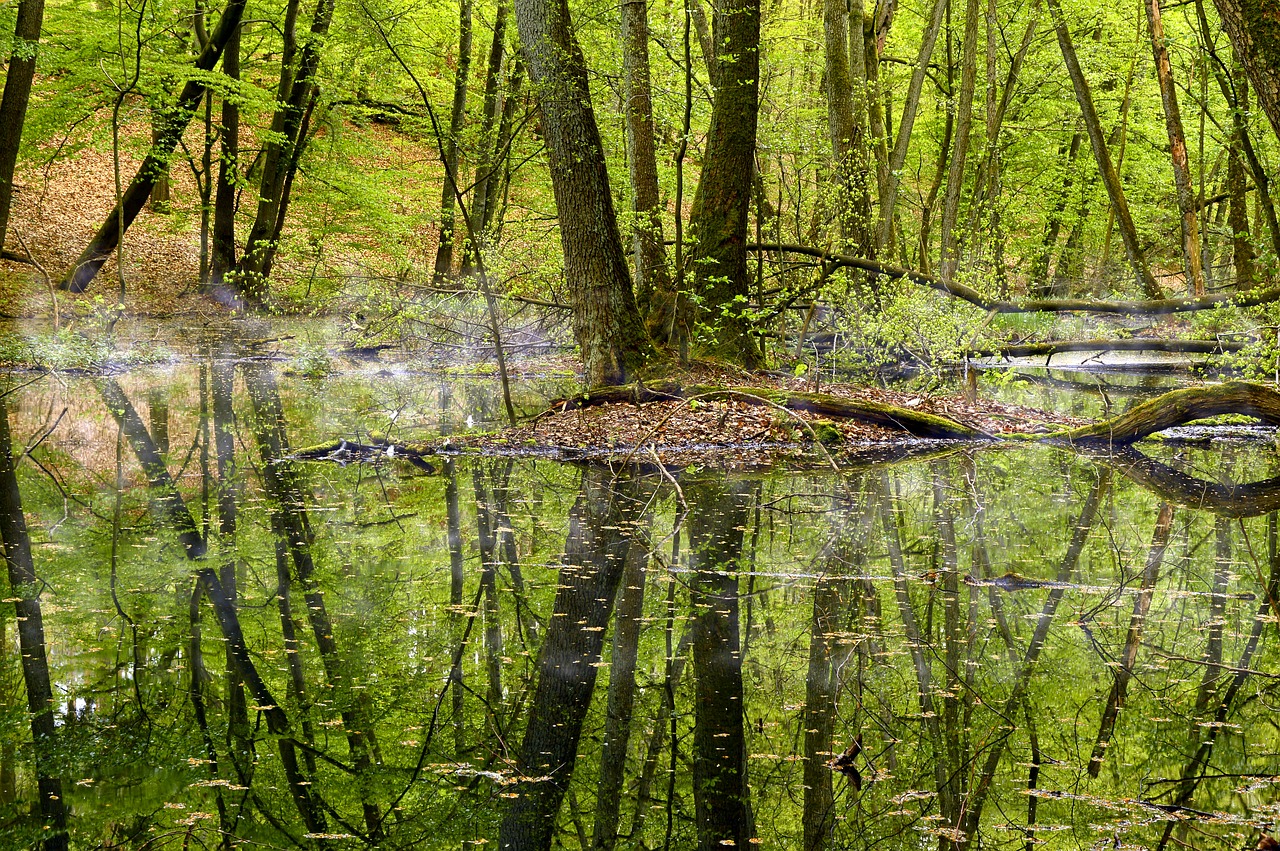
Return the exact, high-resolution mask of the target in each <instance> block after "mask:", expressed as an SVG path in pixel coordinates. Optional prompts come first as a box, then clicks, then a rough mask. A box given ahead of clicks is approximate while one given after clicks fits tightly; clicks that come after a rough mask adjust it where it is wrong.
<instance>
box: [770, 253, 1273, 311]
mask: <svg viewBox="0 0 1280 851" xmlns="http://www.w3.org/2000/svg"><path fill="white" fill-rule="evenodd" d="M747 250H748V251H773V252H779V253H784V254H801V255H804V256H806V257H816V258H818V259H820V260H822V261H824V262H825V263H826V264H827V268H828V271H832V270H834V269H839V268H841V267H845V266H847V267H850V268H853V269H862V270H864V271H867V272H871V273H872V274H875V275H881V276H883V277H885V278H889V279H902V280H906V281H911V282H912V283H914V284H919V285H920V286H924V287H929V288H930V289H935V290H938V291H939V292H944V293H947V294H948V295H953V296H955V297H956V298H959V299H962V300H964V301H967V302H969V303H970V304H972V305H974V306H976V307H980V308H982V309H983V310H993V311H995V312H996V313H1068V312H1071V311H1078V312H1082V313H1120V314H1125V315H1128V316H1148V315H1150V316H1158V315H1166V314H1170V313H1189V312H1193V311H1197V310H1212V309H1213V308H1215V307H1218V306H1220V305H1236V306H1239V307H1252V306H1254V305H1258V304H1267V303H1269V302H1273V301H1276V300H1277V299H1280V286H1272V287H1261V288H1259V289H1255V290H1251V291H1249V292H1247V293H1220V294H1218V295H1206V296H1197V297H1195V298H1160V299H1148V300H1145V301H1106V300H1095V299H1080V298H1042V299H1027V300H1026V301H1005V300H1001V299H993V298H988V297H987V296H984V295H983V294H982V293H980V292H978V291H977V290H975V289H974V288H973V287H969V286H966V285H964V284H961V283H958V282H956V281H952V282H950V283H943V282H942V281H941V280H940V279H938V278H935V277H933V276H932V275H926V274H924V273H923V272H917V271H914V270H912V269H903V268H900V267H898V266H890V265H887V264H884V263H877V262H876V261H874V260H866V259H864V258H861V257H852V256H850V255H848V254H833V253H831V252H829V251H823V250H822V249H820V248H811V247H809V246H807V245H790V244H783V243H758V244H757V243H753V244H751V245H748V246H747Z"/></svg>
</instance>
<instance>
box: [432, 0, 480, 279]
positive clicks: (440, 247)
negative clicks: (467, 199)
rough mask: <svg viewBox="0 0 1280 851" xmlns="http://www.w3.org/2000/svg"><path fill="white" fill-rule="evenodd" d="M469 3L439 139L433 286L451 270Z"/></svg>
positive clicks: (461, 10)
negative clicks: (439, 184) (444, 125)
mask: <svg viewBox="0 0 1280 851" xmlns="http://www.w3.org/2000/svg"><path fill="white" fill-rule="evenodd" d="M471 4H472V0H459V3H458V66H457V68H456V69H455V71H454V76H453V108H452V109H451V110H450V111H449V136H448V138H446V139H443V140H441V142H442V144H441V147H442V148H443V149H444V185H443V187H442V188H441V192H440V241H439V243H438V244H437V245H436V263H435V271H434V273H433V274H432V283H434V284H435V285H436V286H440V284H442V283H444V282H445V281H446V280H448V278H449V275H450V274H452V272H453V229H454V224H455V222H454V219H455V216H454V206H455V204H456V201H457V198H456V196H457V194H458V186H457V183H456V180H457V176H458V137H460V136H461V135H462V124H463V121H464V120H465V119H466V117H467V83H468V80H469V78H470V76H471Z"/></svg>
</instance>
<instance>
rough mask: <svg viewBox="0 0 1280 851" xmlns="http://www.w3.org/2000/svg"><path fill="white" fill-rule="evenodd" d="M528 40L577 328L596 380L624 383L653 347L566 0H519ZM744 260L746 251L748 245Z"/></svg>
mask: <svg viewBox="0 0 1280 851" xmlns="http://www.w3.org/2000/svg"><path fill="white" fill-rule="evenodd" d="M515 10H516V22H517V24H518V25H519V29H520V46H521V50H522V51H523V53H524V57H525V64H526V65H527V66H528V71H529V80H530V82H531V84H532V85H533V88H534V92H535V93H536V95H537V97H538V102H539V105H540V106H541V108H542V129H543V133H544V136H545V138H546V141H547V155H548V159H549V161H550V165H551V184H552V189H553V190H554V191H555V197H556V208H557V210H558V211H559V214H560V243H561V246H562V248H563V250H564V266H565V277H566V279H567V282H568V285H569V289H570V291H571V292H572V294H573V329H574V336H575V337H577V341H578V346H579V348H580V349H581V352H582V361H583V366H584V368H585V373H586V376H585V377H586V382H587V384H588V385H589V386H598V385H603V384H623V383H625V382H626V380H627V376H628V375H629V374H630V373H632V372H634V371H635V370H636V369H638V368H639V367H640V366H641V365H643V364H644V362H645V361H646V360H647V359H648V357H649V355H650V353H651V351H652V346H651V344H650V343H649V338H648V336H647V334H646V333H645V330H644V322H643V321H642V320H641V318H640V311H639V310H638V309H637V307H636V300H635V293H634V291H633V290H632V288H631V273H630V271H629V270H628V269H627V260H626V255H625V253H624V251H623V248H622V236H621V234H620V233H619V232H618V218H617V214H616V213H615V211H614V207H613V194H612V192H610V190H609V175H608V171H607V170H606V168H605V160H604V149H603V148H602V146H601V144H600V131H599V129H598V128H597V126H596V117H595V112H594V111H593V110H592V108H591V92H590V88H589V87H588V85H587V67H586V60H585V59H584V58H583V56H582V50H581V48H579V47H578V42H577V39H576V38H574V35H573V30H572V23H571V20H570V17H569V5H568V2H567V0H516V2H515ZM743 257H744V263H745V252H744V255H743Z"/></svg>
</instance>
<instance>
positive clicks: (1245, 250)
mask: <svg viewBox="0 0 1280 851" xmlns="http://www.w3.org/2000/svg"><path fill="white" fill-rule="evenodd" d="M1246 80H1247V78H1246V77H1245V76H1244V75H1243V74H1237V76H1236V81H1235V82H1236V91H1237V92H1238V93H1239V94H1238V95H1237V99H1238V100H1239V105H1238V106H1236V107H1235V108H1233V109H1232V110H1231V144H1230V147H1229V148H1228V149H1227V194H1228V198H1227V204H1228V212H1227V226H1228V227H1229V228H1230V229H1231V260H1232V264H1233V265H1234V266H1235V270H1236V286H1237V287H1238V288H1239V289H1241V290H1247V289H1250V288H1251V287H1252V286H1253V284H1254V268H1253V263H1254V260H1255V259H1257V252H1255V251H1254V248H1253V240H1251V239H1250V238H1249V205H1248V202H1247V200H1246V199H1245V191H1246V189H1247V187H1246V186H1245V167H1244V146H1245V144H1246V142H1247V138H1248V132H1249V131H1248V130H1247V129H1246V128H1245V122H1244V114H1243V112H1242V110H1243V109H1248V91H1249V88H1248V83H1247V81H1246ZM1268 200H1270V199H1268Z"/></svg>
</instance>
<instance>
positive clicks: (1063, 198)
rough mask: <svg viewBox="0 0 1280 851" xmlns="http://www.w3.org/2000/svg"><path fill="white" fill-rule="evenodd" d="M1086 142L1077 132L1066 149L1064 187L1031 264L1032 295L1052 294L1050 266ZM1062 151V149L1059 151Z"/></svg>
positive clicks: (1046, 295) (1054, 205)
mask: <svg viewBox="0 0 1280 851" xmlns="http://www.w3.org/2000/svg"><path fill="white" fill-rule="evenodd" d="M1083 140H1084V132H1083V131H1081V130H1077V131H1076V132H1075V133H1073V134H1072V135H1071V143H1070V144H1069V145H1067V147H1066V152H1065V153H1066V155H1067V160H1066V164H1065V167H1064V174H1063V177H1062V186H1061V187H1060V189H1059V192H1058V198H1057V200H1056V201H1055V202H1054V204H1053V210H1052V211H1051V212H1050V213H1049V223H1048V226H1047V227H1046V228H1045V232H1044V239H1043V240H1042V241H1041V244H1040V253H1039V254H1038V255H1037V256H1036V259H1035V262H1034V263H1032V264H1031V286H1030V287H1029V288H1028V289H1029V291H1030V294H1031V295H1033V296H1036V297H1040V298H1046V297H1048V296H1050V295H1051V294H1052V288H1051V287H1050V286H1049V266H1050V265H1051V264H1052V263H1053V253H1054V251H1055V250H1057V247H1058V235H1059V233H1061V231H1062V214H1063V213H1064V212H1065V211H1066V209H1067V200H1068V198H1069V197H1070V195H1071V186H1072V184H1073V183H1075V173H1074V172H1075V162H1076V154H1077V153H1078V152H1079V151H1080V143H1081V142H1082V141H1083ZM1058 150H1059V152H1061V151H1062V149H1061V148H1059V149H1058Z"/></svg>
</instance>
